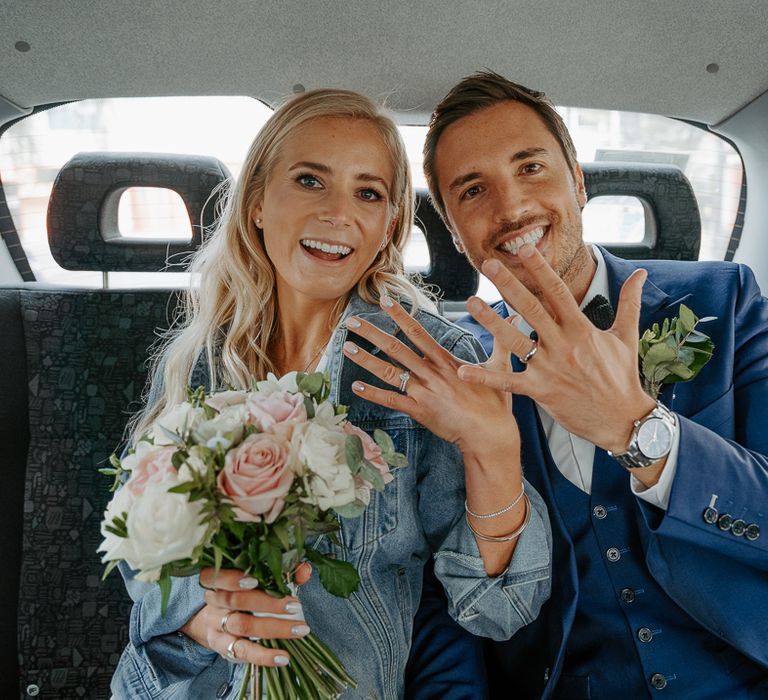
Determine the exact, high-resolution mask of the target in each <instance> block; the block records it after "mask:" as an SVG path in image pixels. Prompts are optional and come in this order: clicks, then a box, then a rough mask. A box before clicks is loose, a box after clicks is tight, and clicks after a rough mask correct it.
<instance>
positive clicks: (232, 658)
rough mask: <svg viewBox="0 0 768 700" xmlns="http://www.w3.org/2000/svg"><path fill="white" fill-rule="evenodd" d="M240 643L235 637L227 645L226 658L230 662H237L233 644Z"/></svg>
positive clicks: (238, 638)
mask: <svg viewBox="0 0 768 700" xmlns="http://www.w3.org/2000/svg"><path fill="white" fill-rule="evenodd" d="M239 641H240V637H235V638H234V639H233V640H232V641H231V642H230V643H229V644H228V645H227V658H228V659H229V660H230V661H237V660H238V658H237V654H236V653H235V644H237V643H238V642H239Z"/></svg>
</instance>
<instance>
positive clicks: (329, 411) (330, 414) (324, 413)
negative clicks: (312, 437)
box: [313, 401, 347, 429]
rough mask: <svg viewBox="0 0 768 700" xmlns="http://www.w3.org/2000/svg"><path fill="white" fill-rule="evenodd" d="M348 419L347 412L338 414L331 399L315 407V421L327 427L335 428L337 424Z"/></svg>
mask: <svg viewBox="0 0 768 700" xmlns="http://www.w3.org/2000/svg"><path fill="white" fill-rule="evenodd" d="M346 419H347V414H346V413H340V414H339V415H338V416H337V415H336V409H335V408H334V406H333V404H332V403H331V402H330V401H323V402H322V403H321V404H318V405H317V407H316V408H315V417H314V419H313V420H314V422H315V423H320V425H322V426H325V427H326V428H331V429H333V428H334V427H335V426H337V425H339V424H341V423H343V422H344V421H345V420H346Z"/></svg>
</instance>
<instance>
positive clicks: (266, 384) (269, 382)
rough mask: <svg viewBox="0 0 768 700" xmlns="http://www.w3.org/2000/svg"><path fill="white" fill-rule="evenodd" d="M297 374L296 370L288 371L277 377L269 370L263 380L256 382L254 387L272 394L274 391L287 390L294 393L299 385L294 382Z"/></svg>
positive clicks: (261, 391)
mask: <svg viewBox="0 0 768 700" xmlns="http://www.w3.org/2000/svg"><path fill="white" fill-rule="evenodd" d="M297 374H298V372H288V374H285V375H283V376H282V377H280V379H278V378H277V377H276V376H275V375H274V374H272V372H270V373H269V374H267V378H266V379H265V380H264V381H261V382H256V388H257V389H258V390H259V393H262V394H272V393H274V392H276V391H289V392H291V393H292V394H296V393H298V391H299V385H298V384H297V383H296V375H297Z"/></svg>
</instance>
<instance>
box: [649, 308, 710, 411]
mask: <svg viewBox="0 0 768 700" xmlns="http://www.w3.org/2000/svg"><path fill="white" fill-rule="evenodd" d="M679 314H680V315H679V317H675V318H673V319H671V320H670V319H669V318H665V319H664V321H663V323H662V324H661V327H659V324H658V323H654V324H653V326H651V328H649V329H648V330H646V331H645V332H644V333H643V334H642V336H640V345H639V349H638V354H639V355H640V378H641V379H642V382H643V388H644V389H645V390H646V391H647V392H648V393H649V394H650V395H651V397H652V398H654V399H655V398H657V397H658V395H659V392H660V391H661V387H662V385H663V384H673V383H674V382H687V381H689V380H691V379H693V378H694V377H695V376H696V375H697V374H698V373H699V371H700V370H701V368H702V367H703V366H704V365H705V364H707V362H709V359H710V358H711V357H712V353H713V352H714V350H715V344H714V343H713V342H712V339H711V338H710V337H709V336H708V335H706V334H705V333H702V332H701V331H700V330H698V326H699V324H701V323H706V322H707V321H713V320H714V318H715V317H714V316H707V317H705V318H698V317H697V316H696V314H694V313H693V311H691V310H690V309H689V308H688V307H687V306H685V305H684V304H680V311H679Z"/></svg>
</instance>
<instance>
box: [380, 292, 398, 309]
mask: <svg viewBox="0 0 768 700" xmlns="http://www.w3.org/2000/svg"><path fill="white" fill-rule="evenodd" d="M379 302H380V303H381V305H382V306H383V307H384V308H385V309H391V308H392V307H393V306H394V305H395V302H394V301H392V298H391V297H388V296H387V295H386V294H382V295H381V298H380V299H379Z"/></svg>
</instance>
